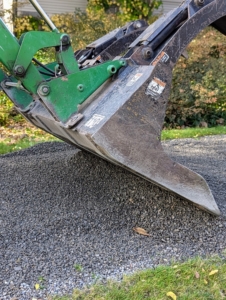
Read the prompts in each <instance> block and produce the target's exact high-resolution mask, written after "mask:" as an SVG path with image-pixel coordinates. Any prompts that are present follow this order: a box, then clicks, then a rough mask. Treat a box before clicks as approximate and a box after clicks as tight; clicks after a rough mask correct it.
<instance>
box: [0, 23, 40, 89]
mask: <svg viewBox="0 0 226 300" xmlns="http://www.w3.org/2000/svg"><path fill="white" fill-rule="evenodd" d="M0 37H1V47H0V62H1V63H2V64H3V65H4V66H5V67H6V68H7V70H8V71H9V72H10V73H11V74H13V66H14V62H15V60H16V57H17V54H18V52H19V50H20V45H19V43H18V40H17V39H16V37H15V36H14V35H13V34H12V33H11V32H10V31H9V30H8V28H7V27H6V25H5V24H4V22H3V21H2V20H1V19H0ZM20 81H21V82H22V83H23V85H24V87H25V88H26V89H27V90H28V91H29V92H31V93H34V94H35V93H36V92H37V86H38V85H39V84H40V83H41V82H42V81H43V77H42V76H41V75H40V73H39V72H38V70H37V69H36V67H35V66H34V65H33V64H30V66H29V68H28V70H27V73H26V76H25V77H23V78H21V79H20Z"/></svg>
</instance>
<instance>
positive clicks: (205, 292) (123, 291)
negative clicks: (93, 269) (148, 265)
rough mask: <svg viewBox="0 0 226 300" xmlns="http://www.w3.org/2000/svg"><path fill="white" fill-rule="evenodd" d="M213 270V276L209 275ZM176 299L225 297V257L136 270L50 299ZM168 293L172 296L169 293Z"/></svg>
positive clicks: (211, 299)
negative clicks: (118, 279) (105, 282)
mask: <svg viewBox="0 0 226 300" xmlns="http://www.w3.org/2000/svg"><path fill="white" fill-rule="evenodd" d="M211 271H214V272H213V273H215V274H213V275H210V274H211V273H210V272H211ZM169 292H171V293H173V294H174V295H175V296H176V298H175V299H177V300H221V299H226V257H225V256H223V257H222V258H219V257H217V256H215V257H212V258H209V259H201V258H196V259H193V260H188V261H186V262H184V263H180V264H175V263H173V264H172V265H171V266H159V267H157V268H156V269H150V270H145V271H142V272H138V273H136V274H135V275H132V276H128V277H124V279H123V281H122V282H112V281H111V282H110V281H109V282H107V284H96V285H94V286H91V287H89V288H87V289H84V290H75V291H74V293H73V295H71V296H64V297H49V298H48V299H51V300H91V299H96V300H143V299H150V300H167V299H168V300H169V299H171V300H172V299H173V298H172V297H170V296H167V293H169ZM173 294H172V295H173Z"/></svg>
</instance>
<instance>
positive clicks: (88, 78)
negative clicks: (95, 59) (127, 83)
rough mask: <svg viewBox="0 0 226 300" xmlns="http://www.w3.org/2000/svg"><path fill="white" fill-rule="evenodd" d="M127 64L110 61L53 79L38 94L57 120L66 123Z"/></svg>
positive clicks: (119, 61) (41, 87)
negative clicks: (46, 93)
mask: <svg viewBox="0 0 226 300" xmlns="http://www.w3.org/2000/svg"><path fill="white" fill-rule="evenodd" d="M125 64H126V63H125V61H123V60H115V61H109V62H107V63H104V64H100V65H97V66H95V67H92V68H89V69H85V70H82V71H79V72H77V73H75V74H69V75H67V76H63V77H60V78H55V79H52V80H51V81H49V82H48V83H45V84H41V85H40V86H39V88H38V94H39V96H40V97H41V99H42V101H43V102H44V103H45V105H46V106H47V107H48V108H49V110H50V111H51V112H52V113H53V115H54V116H55V118H56V119H57V120H58V121H61V122H64V123H66V122H67V121H68V120H69V119H70V117H71V116H73V115H74V114H75V113H76V112H77V111H78V105H79V104H82V103H83V102H84V101H85V100H86V99H87V98H88V97H89V96H90V95H91V94H92V93H93V92H94V91H95V90H96V89H97V88H98V87H100V86H101V84H103V83H104V82H105V81H106V80H107V79H108V78H110V77H111V76H112V74H114V73H116V72H117V71H118V70H119V69H120V68H121V67H122V66H125ZM46 84H48V86H49V94H48V95H46V96H45V95H43V85H45V87H46Z"/></svg>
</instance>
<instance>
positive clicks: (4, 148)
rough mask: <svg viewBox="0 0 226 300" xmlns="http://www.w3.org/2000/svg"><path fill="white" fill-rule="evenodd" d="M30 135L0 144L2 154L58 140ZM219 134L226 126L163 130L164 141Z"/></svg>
mask: <svg viewBox="0 0 226 300" xmlns="http://www.w3.org/2000/svg"><path fill="white" fill-rule="evenodd" d="M27 133H28V135H29V134H31V135H30V136H29V137H27V138H21V139H18V140H15V141H14V142H12V141H11V139H10V138H7V139H5V140H4V141H2V142H0V154H5V153H8V152H13V151H18V150H21V149H25V148H28V147H31V146H34V145H35V144H37V143H40V142H46V141H52V140H57V139H56V138H54V137H52V136H50V135H49V134H45V133H43V132H42V133H41V134H40V130H36V131H34V132H29V130H28V132H27ZM217 134H226V126H217V127H212V128H188V129H171V130H163V131H162V135H161V138H162V140H168V139H183V138H198V137H201V136H207V135H217Z"/></svg>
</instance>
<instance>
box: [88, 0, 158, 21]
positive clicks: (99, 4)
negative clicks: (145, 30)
mask: <svg viewBox="0 0 226 300" xmlns="http://www.w3.org/2000/svg"><path fill="white" fill-rule="evenodd" d="M161 4H162V1H161V0H88V10H89V9H91V10H97V11H98V10H105V11H106V12H108V11H109V10H110V9H111V8H112V7H115V8H116V11H117V13H118V14H119V15H120V16H121V18H122V19H123V20H124V21H130V20H136V19H146V20H148V19H149V18H150V17H151V16H152V14H153V11H154V10H155V9H158V8H159V6H160V5H161Z"/></svg>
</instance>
